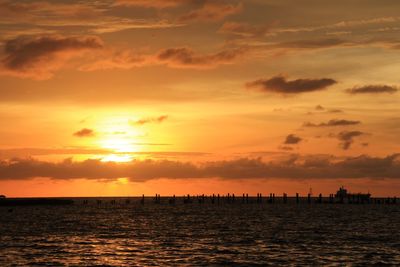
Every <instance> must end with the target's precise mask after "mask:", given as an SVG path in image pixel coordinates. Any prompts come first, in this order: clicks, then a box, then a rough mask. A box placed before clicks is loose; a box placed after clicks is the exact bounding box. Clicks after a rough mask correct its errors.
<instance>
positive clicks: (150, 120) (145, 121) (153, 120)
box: [130, 115, 168, 125]
mask: <svg viewBox="0 0 400 267" xmlns="http://www.w3.org/2000/svg"><path fill="white" fill-rule="evenodd" d="M167 119H168V116H167V115H162V116H159V117H150V118H145V119H140V120H137V121H131V122H130V124H131V125H144V124H148V123H162V122H164V121H165V120H167Z"/></svg>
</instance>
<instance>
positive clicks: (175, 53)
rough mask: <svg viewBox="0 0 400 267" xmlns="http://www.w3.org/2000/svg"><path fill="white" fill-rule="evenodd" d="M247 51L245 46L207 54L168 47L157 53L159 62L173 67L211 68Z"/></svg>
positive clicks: (228, 62) (227, 62)
mask: <svg viewBox="0 0 400 267" xmlns="http://www.w3.org/2000/svg"><path fill="white" fill-rule="evenodd" d="M245 52H247V49H246V48H235V49H227V50H222V51H220V52H217V53H214V54H208V55H201V54H197V53H195V52H194V51H193V50H192V49H190V48H187V47H180V48H168V49H165V50H162V51H161V52H160V53H158V55H157V60H158V62H159V63H163V64H166V65H168V66H170V67H175V68H200V69H202V68H213V67H216V66H218V65H221V64H231V63H233V62H234V61H235V60H236V59H238V58H239V57H241V56H243V55H244V54H245Z"/></svg>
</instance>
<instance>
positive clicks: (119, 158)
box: [101, 154, 133, 162]
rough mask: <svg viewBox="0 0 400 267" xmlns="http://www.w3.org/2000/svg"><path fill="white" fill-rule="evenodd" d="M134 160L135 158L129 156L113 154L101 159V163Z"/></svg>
mask: <svg viewBox="0 0 400 267" xmlns="http://www.w3.org/2000/svg"><path fill="white" fill-rule="evenodd" d="M132 160H133V156H132V155H129V154H122V155H118V154H111V155H107V156H105V157H103V158H101V161H104V162H107V161H114V162H129V161H132Z"/></svg>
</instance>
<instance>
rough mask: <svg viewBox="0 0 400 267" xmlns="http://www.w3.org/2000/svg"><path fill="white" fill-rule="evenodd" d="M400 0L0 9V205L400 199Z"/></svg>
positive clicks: (121, 1)
mask: <svg viewBox="0 0 400 267" xmlns="http://www.w3.org/2000/svg"><path fill="white" fill-rule="evenodd" d="M399 10H400V2H399V1H398V0H336V1H321V0H242V1H236V0H232V1H224V0H216V1H211V0H210V1H208V0H153V1H152V0H104V1H78V0H76V1H67V0H65V1H62V0H57V1H56V0H54V1H45V0H43V1H25V0H21V1H15V0H0V51H1V52H0V90H1V94H0V122H1V127H0V194H5V195H7V196H10V197H11V196H117V195H122V196H133V195H141V194H147V195H153V194H155V193H159V194H161V195H172V194H177V195H183V194H187V193H190V194H202V193H206V194H210V193H211V194H212V193H221V194H226V193H228V192H230V193H235V194H242V193H243V192H245V193H250V194H256V193H257V192H262V193H263V194H269V193H270V192H274V193H276V194H278V195H281V194H282V193H283V192H286V193H289V194H295V193H296V192H299V193H301V194H306V193H308V191H309V190H310V188H312V190H313V192H314V194H317V193H320V192H321V193H323V194H329V193H334V192H335V191H336V190H337V188H338V187H339V186H341V185H344V186H345V187H347V188H348V189H349V190H350V191H352V192H367V191H370V192H371V193H372V195H373V196H393V195H400V154H399V153H400V142H399V136H400V105H399V103H400V89H399V88H400V87H399V85H400V76H399V70H400V37H399V36H400V35H399V34H400V15H399Z"/></svg>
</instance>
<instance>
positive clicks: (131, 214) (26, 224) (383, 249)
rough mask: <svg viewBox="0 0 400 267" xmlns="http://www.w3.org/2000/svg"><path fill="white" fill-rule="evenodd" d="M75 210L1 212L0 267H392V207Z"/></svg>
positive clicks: (398, 233)
mask: <svg viewBox="0 0 400 267" xmlns="http://www.w3.org/2000/svg"><path fill="white" fill-rule="evenodd" d="M78 202H79V203H78V204H75V205H72V206H36V207H35V206H33V207H14V208H12V211H11V210H10V207H0V266H24V265H28V266H32V265H41V266H64V265H68V266H88V265H91V266H93V265H101V266H104V265H106V266H151V265H153V266H154V265H162V266H178V265H179V266H185V265H187V266H193V265H194V266H209V265H233V266H240V265H244V266H248V265H263V266H265V265H271V266H276V265H288V264H294V265H353V264H354V265H372V264H376V265H379V266H381V265H400V205H354V204H353V205H340V204H319V205H318V204H311V205H307V204H299V205H296V204H294V203H292V204H286V205H284V204H267V203H263V204H256V203H252V204H242V203H239V201H237V203H235V204H232V203H231V204H228V203H226V204H225V203H224V204H222V203H221V204H220V205H212V204H210V203H205V204H199V203H192V204H183V203H181V202H179V201H178V203H177V204H175V205H169V204H168V201H167V200H162V203H161V204H154V203H152V202H151V201H150V200H147V203H145V205H141V204H140V203H139V200H138V199H131V203H125V199H117V200H116V204H115V205H112V204H111V203H110V199H108V200H104V199H103V203H102V204H101V205H97V204H96V201H95V200H93V199H91V200H90V201H89V204H88V205H83V204H82V203H81V202H82V201H81V200H78ZM105 202H106V203H105Z"/></svg>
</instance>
